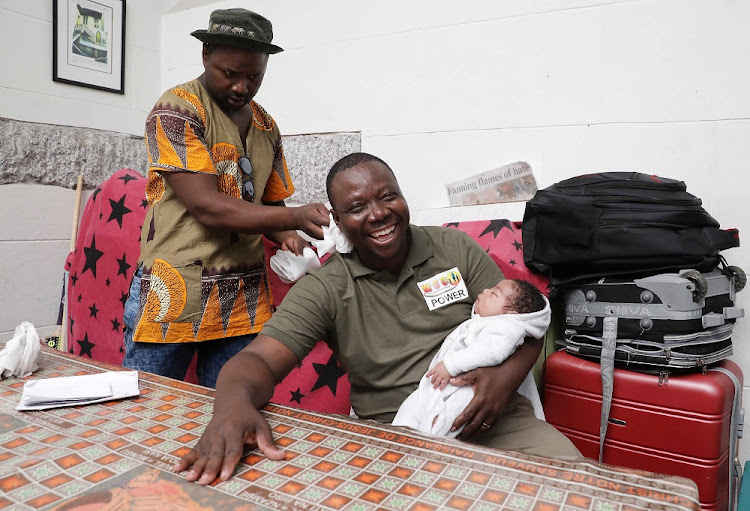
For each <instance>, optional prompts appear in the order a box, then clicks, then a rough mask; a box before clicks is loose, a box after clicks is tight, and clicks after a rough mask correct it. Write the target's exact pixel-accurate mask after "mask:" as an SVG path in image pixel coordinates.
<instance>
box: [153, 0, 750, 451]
mask: <svg viewBox="0 0 750 511" xmlns="http://www.w3.org/2000/svg"><path fill="white" fill-rule="evenodd" d="M242 5H243V6H246V7H248V8H250V9H254V10H256V11H258V12H260V13H261V14H263V15H265V16H267V17H268V18H270V19H271V20H272V21H273V22H274V29H275V34H276V37H275V42H276V43H278V44H279V45H280V46H282V47H284V48H285V49H286V51H285V52H284V53H281V54H279V55H275V56H272V57H271V63H270V65H269V71H268V74H267V78H266V81H265V84H264V86H263V89H261V92H260V94H259V96H258V100H259V101H260V102H261V103H262V104H263V105H264V106H265V107H266V108H267V109H268V110H269V111H270V112H271V114H272V115H273V116H274V117H275V119H276V120H277V121H278V123H279V125H280V127H281V129H282V132H284V133H287V134H292V133H315V132H330V131H361V132H362V147H363V150H364V151H368V152H372V153H374V154H376V155H378V156H380V157H382V158H384V159H385V160H386V161H387V162H389V164H390V165H391V166H392V167H393V169H394V171H395V172H396V174H397V176H398V178H399V180H400V182H401V185H402V188H403V190H404V193H405V195H406V197H407V199H408V200H409V203H410V205H411V208H412V210H416V209H421V208H435V207H443V206H447V204H448V202H447V197H446V195H445V190H444V186H443V185H444V183H445V182H449V181H453V180H456V179H459V178H461V177H468V176H471V175H473V174H476V173H478V172H481V171H485V170H489V169H492V168H495V167H497V166H500V165H504V164H507V163H512V162H514V161H518V160H523V161H527V162H528V163H530V164H531V166H532V168H533V169H534V172H535V174H536V177H537V181H538V184H539V185H540V187H544V186H548V185H550V184H552V183H554V182H556V181H559V180H561V179H564V178H567V177H571V176H574V175H578V174H583V173H587V172H591V171H609V170H637V171H644V172H648V173H656V174H661V175H663V176H666V177H671V178H677V179H683V180H685V181H686V182H687V184H688V190H689V191H691V192H693V193H694V194H696V195H698V196H699V197H701V198H702V199H703V200H704V204H705V207H706V209H707V210H708V211H709V212H711V213H712V214H713V215H714V216H715V217H716V218H717V219H718V220H719V221H720V222H721V224H722V226H724V227H737V228H739V230H740V233H741V234H744V235H745V236H748V235H750V213H748V207H747V203H748V190H750V172H749V171H748V170H749V169H748V162H750V144H748V143H747V141H748V140H750V95H748V93H747V91H748V90H750V60H749V59H748V58H747V49H748V48H750V31H748V30H747V27H748V26H750V3H749V2H740V1H737V0H714V1H709V0H632V1H615V0H612V1H606V0H537V1H535V2H530V1H522V0H504V1H489V0H488V1H483V2H480V1H476V2H463V3H460V4H458V5H457V4H456V3H455V2H452V1H448V0H421V1H410V2H405V1H402V0H401V1H396V0H381V1H379V2H367V3H364V2H350V1H346V0H319V1H316V2H309V1H306V0H286V1H284V2H276V1H272V0H255V1H246V2H242ZM231 6H234V3H229V2H217V3H214V4H212V5H208V6H202V7H196V8H193V9H189V10H185V11H182V12H176V13H170V14H167V15H165V16H164V18H163V34H164V37H163V38H162V44H163V46H162V54H163V55H164V58H165V71H164V73H163V74H162V87H163V88H164V87H167V86H171V85H173V84H175V83H179V82H182V81H186V80H189V79H191V78H194V77H195V76H197V75H198V74H199V73H200V72H201V70H202V69H201V65H200V59H199V53H200V43H199V42H198V41H196V40H195V39H193V38H192V37H190V36H189V35H188V33H189V31H191V30H194V29H196V28H202V27H204V26H205V25H206V22H207V19H208V15H209V13H210V11H211V10H213V9H214V8H219V7H231ZM519 220H520V218H519ZM748 254H749V252H748V249H747V248H745V247H741V248H735V249H732V250H729V251H726V252H725V255H726V257H727V259H728V260H729V262H730V263H731V264H738V265H740V266H744V267H745V269H746V270H749V271H750V264H748V262H749V259H750V258H748ZM738 298H739V305H740V306H743V307H745V308H746V309H747V310H748V315H749V316H750V290H747V291H744V292H743V293H740V294H739V295H738ZM735 332H736V334H735V339H734V342H735V356H734V359H735V361H737V362H738V363H739V364H740V365H741V366H742V367H743V369H744V370H745V372H746V373H747V374H748V375H750V350H748V345H749V344H750V320H743V321H740V322H739V323H738V325H737V328H736V331H735ZM745 398H746V400H747V399H750V391H749V388H748V387H745ZM749 402H750V401H749ZM749 457H750V442H748V441H745V442H744V443H743V444H742V446H741V459H742V460H743V463H744V461H745V460H747V459H748V458H749Z"/></svg>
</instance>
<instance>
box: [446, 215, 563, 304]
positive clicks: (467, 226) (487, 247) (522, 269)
mask: <svg viewBox="0 0 750 511" xmlns="http://www.w3.org/2000/svg"><path fill="white" fill-rule="evenodd" d="M445 227H450V228H452V229H459V230H461V231H464V232H465V233H466V234H468V235H469V236H471V237H472V238H474V240H475V241H476V242H477V243H479V245H480V246H481V247H482V248H483V249H484V251H485V252H487V253H488V254H489V256H490V257H491V258H492V260H493V261H495V263H496V264H497V265H498V267H500V269H501V270H502V272H503V275H505V278H507V279H523V280H528V281H529V282H530V283H532V284H534V285H535V286H536V287H537V288H538V289H539V290H540V291H541V292H543V293H544V294H545V295H548V294H549V279H547V277H545V276H544V275H539V274H536V273H532V272H531V270H529V269H528V268H527V267H526V265H525V264H524V262H523V244H522V238H521V222H512V221H510V220H506V219H497V220H478V221H474V222H454V223H450V224H445Z"/></svg>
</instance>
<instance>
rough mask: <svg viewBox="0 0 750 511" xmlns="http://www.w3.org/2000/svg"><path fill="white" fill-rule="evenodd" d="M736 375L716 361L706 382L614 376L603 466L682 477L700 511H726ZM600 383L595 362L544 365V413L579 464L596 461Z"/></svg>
mask: <svg viewBox="0 0 750 511" xmlns="http://www.w3.org/2000/svg"><path fill="white" fill-rule="evenodd" d="M742 384H743V378H742V370H741V369H740V368H739V366H737V364H735V363H734V362H732V361H731V360H724V361H722V362H721V363H719V364H717V365H716V366H715V367H714V368H711V369H709V370H708V371H707V372H706V374H701V373H690V374H683V375H670V376H669V377H668V378H667V379H666V380H664V379H663V378H660V377H659V375H655V374H647V373H640V372H635V371H629V370H626V369H618V368H615V371H614V390H613V394H612V407H611V409H610V414H609V425H608V429H607V434H606V438H605V441H604V457H603V461H604V463H608V464H610V465H618V466H623V467H629V468H635V469H641V470H648V471H651V472H657V473H662V474H671V475H678V476H683V477H687V478H689V479H692V480H693V481H695V483H696V484H697V485H698V492H699V494H700V501H701V507H702V508H703V509H705V510H712V511H713V510H722V511H723V510H731V509H733V505H734V502H735V499H736V489H737V488H738V485H739V473H740V468H739V466H738V464H735V457H736V452H737V443H738V437H739V436H741V434H742V424H741V422H742V415H743V412H742V409H741V400H742ZM601 396H602V382H601V372H600V366H599V364H598V363H597V362H592V361H589V360H584V359H582V358H579V357H575V356H573V355H570V354H568V353H565V352H563V351H558V352H556V353H553V354H552V355H550V356H549V357H548V358H547V361H546V368H545V373H544V413H545V415H546V418H547V422H549V423H550V424H552V425H554V426H555V427H556V428H557V429H559V430H560V431H561V432H562V433H564V434H565V435H566V436H567V437H568V438H570V440H571V441H572V442H573V443H574V444H575V445H576V447H578V449H579V450H580V451H581V453H582V454H583V455H584V456H587V457H590V458H594V459H597V458H598V456H599V425H600V412H601V403H602V397H601Z"/></svg>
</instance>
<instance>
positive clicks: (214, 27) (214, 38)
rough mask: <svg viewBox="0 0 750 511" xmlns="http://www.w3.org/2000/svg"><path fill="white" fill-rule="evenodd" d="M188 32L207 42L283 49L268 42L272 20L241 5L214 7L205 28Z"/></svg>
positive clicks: (271, 31) (251, 47)
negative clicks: (238, 6) (228, 7)
mask: <svg viewBox="0 0 750 511" xmlns="http://www.w3.org/2000/svg"><path fill="white" fill-rule="evenodd" d="M190 35H192V36H193V37H195V38H196V39H199V40H200V41H202V42H204V43H206V44H216V45H221V46H233V47H236V48H246V49H248V50H258V51H263V52H265V53H269V54H272V53H279V52H282V51H284V50H283V49H282V48H281V47H279V46H276V45H275V44H271V40H273V28H272V26H271V22H270V21H269V20H268V19H266V18H264V17H263V16H261V15H260V14H257V13H255V12H253V11H248V10H247V9H242V8H233V9H217V10H215V11H214V12H212V13H211V16H210V17H209V19H208V30H196V31H194V32H191V33H190Z"/></svg>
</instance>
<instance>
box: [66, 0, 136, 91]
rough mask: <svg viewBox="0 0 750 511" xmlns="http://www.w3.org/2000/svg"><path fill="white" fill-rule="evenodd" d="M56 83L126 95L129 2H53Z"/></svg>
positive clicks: (75, 0) (121, 0) (123, 0)
mask: <svg viewBox="0 0 750 511" xmlns="http://www.w3.org/2000/svg"><path fill="white" fill-rule="evenodd" d="M52 32H53V36H52V80H53V81H55V82H61V83H67V84H71V85H79V86H81V87H89V88H92V89H98V90H103V91H108V92H114V93H117V94H125V0H52Z"/></svg>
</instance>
